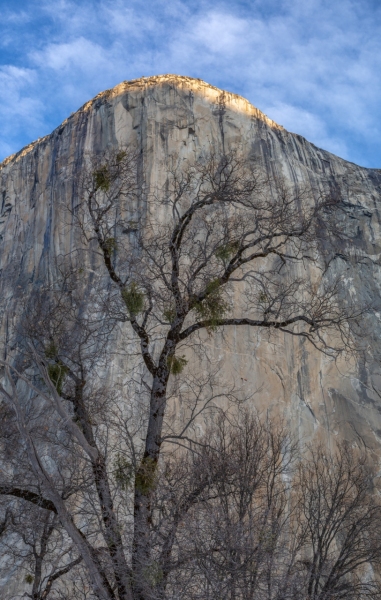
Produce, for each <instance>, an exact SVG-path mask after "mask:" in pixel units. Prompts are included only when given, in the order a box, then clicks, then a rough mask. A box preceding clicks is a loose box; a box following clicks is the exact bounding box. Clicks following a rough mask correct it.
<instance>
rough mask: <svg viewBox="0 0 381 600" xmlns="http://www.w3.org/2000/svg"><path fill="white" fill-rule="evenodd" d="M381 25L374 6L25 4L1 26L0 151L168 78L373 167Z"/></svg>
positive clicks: (202, 0)
mask: <svg viewBox="0 0 381 600" xmlns="http://www.w3.org/2000/svg"><path fill="white" fill-rule="evenodd" d="M380 17H381V6H380V5H379V4H378V3H375V2H372V1H371V0H363V2H362V3H358V2H356V1H355V0H337V1H336V2H335V3H332V2H330V3H329V2H328V0H309V2H305V1H304V0H295V1H293V2H291V3H290V2H287V1H286V0H267V1H266V0H253V2H250V3H246V2H245V1H241V0H236V2H233V3H231V2H230V3H229V4H226V3H224V2H223V1H221V0H216V1H215V2H213V4H212V3H211V2H209V0H199V1H196V0H194V1H193V2H192V1H187V2H186V1H185V0H173V1H172V2H170V3H165V2H164V0H147V2H146V3H144V5H143V3H141V2H138V1H137V0H136V1H134V0H131V1H123V0H114V1H112V2H111V1H110V0H79V1H76V2H72V1H71V0H58V1H57V2H55V3H54V4H52V3H47V2H46V3H39V4H38V5H37V4H35V3H34V1H32V0H30V1H29V4H28V3H27V4H26V7H24V8H23V10H22V11H21V12H20V11H19V12H17V11H16V10H15V11H13V12H12V11H9V10H8V11H7V17H6V19H5V20H4V21H3V23H2V25H1V27H2V30H3V34H4V35H3V36H2V39H3V40H8V42H7V44H6V45H4V48H5V47H6V52H5V54H4V56H5V59H4V64H3V67H2V70H1V71H0V84H1V83H2V82H3V88H5V89H7V93H6V94H4V93H1V92H0V118H1V119H2V122H3V123H4V122H5V126H4V125H3V127H2V128H1V134H0V140H2V141H0V152H4V149H5V151H8V150H7V149H8V148H9V149H11V150H15V149H17V148H18V147H20V146H21V145H22V144H23V143H26V142H27V141H29V140H30V138H31V137H38V136H39V135H43V134H45V133H48V132H49V130H50V129H51V128H52V127H53V126H55V125H57V124H58V123H59V122H60V121H61V120H62V119H63V118H65V116H67V114H68V113H69V112H71V111H73V110H75V109H76V108H77V107H78V106H79V105H80V104H82V103H83V102H85V101H86V100H87V99H88V98H90V97H91V96H93V95H95V94H96V93H97V92H99V91H101V90H102V89H105V88H107V87H110V86H112V85H115V84H117V83H118V82H119V81H122V80H124V79H130V78H134V77H139V76H142V75H145V76H147V75H153V74H157V73H165V72H172V73H181V74H185V75H191V76H194V77H201V78H202V79H205V80H206V81H209V82H210V83H212V84H214V85H217V86H220V87H225V88H227V89H229V90H231V91H234V92H236V93H240V94H242V95H244V96H246V97H248V98H249V100H250V101H252V102H253V104H255V105H256V106H258V107H259V108H260V109H262V110H264V112H266V113H267V114H268V115H269V116H270V117H271V118H273V119H274V120H277V121H278V122H280V123H281V124H282V125H283V126H284V127H286V128H287V129H290V130H292V131H295V132H297V133H300V134H302V135H305V136H306V137H307V138H308V139H310V140H311V141H312V142H314V143H316V144H317V145H321V146H323V147H325V148H326V149H328V150H330V151H332V152H335V153H338V154H340V155H342V156H344V157H345V158H348V159H350V160H354V161H357V162H360V163H362V164H366V165H369V166H370V165H373V166H377V161H378V165H379V166H380V162H381V160H380V159H381V157H380V154H381V152H380V150H381V142H380V139H381V108H380V97H381V75H380V74H381V19H380ZM17 33H18V36H17V40H16V38H15V36H16V34H17ZM12 36H13V37H14V38H15V46H14V49H13V51H12V48H11V47H10V44H9V39H12ZM0 43H1V42H0ZM4 120H5V121H4ZM16 121H17V122H16ZM377 153H378V155H377Z"/></svg>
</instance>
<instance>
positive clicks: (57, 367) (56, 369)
mask: <svg viewBox="0 0 381 600" xmlns="http://www.w3.org/2000/svg"><path fill="white" fill-rule="evenodd" d="M57 355H58V347H57V345H56V344H55V343H54V342H51V343H50V344H49V345H48V346H47V348H46V349H45V356H46V358H49V359H51V360H54V361H55V362H54V363H53V364H49V365H48V367H47V371H48V375H49V379H50V381H51V382H52V383H53V385H54V387H55V388H56V390H57V392H58V394H59V395H61V394H62V385H63V382H64V381H65V378H66V376H67V374H68V373H69V369H68V367H66V366H65V365H64V364H63V362H62V361H60V360H59V359H58V358H57Z"/></svg>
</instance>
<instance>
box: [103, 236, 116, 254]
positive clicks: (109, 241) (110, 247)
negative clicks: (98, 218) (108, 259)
mask: <svg viewBox="0 0 381 600" xmlns="http://www.w3.org/2000/svg"><path fill="white" fill-rule="evenodd" d="M103 244H104V246H105V248H106V249H107V251H108V253H109V254H111V253H112V252H113V251H114V250H115V249H116V239H115V238H114V237H110V238H106V239H105V240H104V242H103Z"/></svg>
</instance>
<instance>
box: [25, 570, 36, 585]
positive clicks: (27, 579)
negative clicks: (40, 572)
mask: <svg viewBox="0 0 381 600" xmlns="http://www.w3.org/2000/svg"><path fill="white" fill-rule="evenodd" d="M33 581H34V577H33V575H31V574H30V573H28V575H25V583H28V584H29V585H31V584H32V583H33Z"/></svg>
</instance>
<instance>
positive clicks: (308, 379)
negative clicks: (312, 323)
mask: <svg viewBox="0 0 381 600" xmlns="http://www.w3.org/2000/svg"><path fill="white" fill-rule="evenodd" d="M129 143H133V144H138V146H139V147H140V148H141V149H142V150H143V151H144V153H143V156H144V157H145V158H144V160H145V161H146V164H145V168H146V172H147V175H148V181H149V183H150V185H151V186H155V185H156V184H157V183H160V182H162V181H163V176H164V173H165V169H164V168H163V167H165V165H167V164H168V162H169V161H170V160H171V159H172V158H174V159H176V160H182V159H187V158H192V157H194V158H197V156H198V155H199V153H200V151H201V150H202V148H204V147H207V146H209V145H212V146H214V147H215V148H217V149H221V148H222V147H223V146H224V145H225V147H229V146H230V145H232V144H240V145H242V146H243V147H244V149H246V150H247V151H251V152H254V153H256V154H257V155H258V156H260V158H261V160H262V161H263V162H264V164H265V165H266V167H267V169H268V170H269V171H272V172H275V173H282V174H283V175H284V176H285V177H287V178H288V179H290V180H291V181H296V180H297V181H300V182H303V181H308V182H311V183H313V184H314V185H317V186H322V185H326V184H328V183H330V184H331V185H332V184H335V185H336V186H338V187H339V188H340V189H341V192H342V194H343V197H344V199H345V200H346V201H347V202H348V203H349V204H348V211H347V212H348V215H347V216H348V223H349V225H348V227H350V229H351V235H352V242H351V247H350V248H347V251H350V252H351V253H352V254H354V255H356V256H357V257H360V258H361V265H359V266H358V267H356V268H352V267H351V266H350V265H348V264H347V263H346V262H344V261H343V260H342V259H340V257H337V259H336V262H335V269H336V270H337V271H340V270H341V271H343V272H345V278H346V282H347V291H348V294H355V295H356V296H357V297H358V298H360V299H361V298H362V299H365V300H369V299H370V298H372V299H373V300H375V301H376V302H378V299H379V298H380V285H381V278H380V276H381V272H380V264H381V262H380V261H381V238H380V223H381V221H380V219H381V214H380V208H381V171H380V170H374V169H373V170H371V169H365V168H361V167H359V166H356V165H354V164H352V163H349V162H346V161H344V160H342V159H340V158H338V157H336V156H334V155H332V154H330V153H328V152H325V151H324V150H321V149H319V148H317V147H315V146H314V145H313V144H310V143H309V142H307V141H306V140H305V139H304V138H302V137H300V136H298V135H295V134H292V133H288V132H287V131H286V130H285V129H284V128H283V127H281V126H279V125H277V124H276V123H274V122H273V121H271V120H270V119H268V118H267V117H266V116H265V115H263V114H262V113H261V112H260V111H259V110H257V109H256V108H255V107H253V106H252V105H251V104H250V103H249V102H248V101H247V100H245V99H243V98H241V97H239V96H236V95H234V94H230V93H228V92H224V91H221V90H219V89H217V88H214V87H212V86H210V85H208V84H206V83H205V82H203V81H201V80H198V79H191V78H187V77H180V76H174V75H165V76H158V77H151V78H143V79H139V80H135V81H131V82H125V83H121V84H120V85H118V86H117V87H115V88H114V89H112V90H108V91H106V92H103V93H101V94H99V95H98V96H97V97H96V98H94V100H92V101H90V102H88V103H87V104H85V105H84V106H83V107H82V108H81V109H80V110H78V111H77V112H76V113H75V114H73V115H71V116H70V118H69V119H67V120H66V121H65V122H64V123H62V125H61V126H60V127H58V128H57V129H56V130H55V131H54V132H53V133H52V134H51V135H49V136H47V137H45V138H43V139H40V140H38V141H37V142H34V143H33V144H31V145H29V146H27V147H26V148H24V149H23V150H21V151H20V152H19V153H18V154H16V155H13V156H11V157H9V158H8V159H6V160H5V161H4V162H3V163H2V164H1V165H0V182H1V183H0V206H1V216H0V236H1V238H0V269H1V274H2V281H1V294H2V300H1V305H0V308H1V319H2V321H1V330H2V334H3V335H4V336H7V331H8V329H9V327H12V310H11V308H12V305H13V300H14V297H15V296H17V294H18V293H19V291H22V290H25V289H27V286H29V285H32V284H36V283H37V284H38V282H42V281H44V280H46V279H47V278H48V279H49V278H51V277H53V276H54V272H53V265H54V257H56V256H57V255H59V254H66V253H68V252H70V251H72V250H73V249H74V248H75V247H76V244H77V240H76V235H77V234H76V232H75V231H74V230H72V229H70V227H68V226H67V218H66V216H65V214H64V211H63V209H62V204H63V203H64V202H71V201H72V200H73V198H74V199H75V185H74V183H73V182H75V180H76V177H77V176H78V173H79V172H80V169H81V164H82V160H83V156H84V153H86V152H92V151H94V150H100V149H102V148H104V147H106V146H107V145H117V144H129ZM149 210H150V207H149V206H148V211H149ZM151 216H152V217H154V218H157V219H165V214H160V215H151ZM14 277H16V280H17V281H16V288H15V286H14V284H12V286H11V285H10V283H9V282H10V278H12V280H14ZM238 301H239V300H238ZM380 306H381V302H380ZM372 318H373V323H372V336H371V338H370V339H369V345H370V352H369V354H368V360H367V361H366V362H363V363H361V364H357V365H355V364H354V363H353V364H352V363H342V364H340V365H335V364H334V363H332V362H331V361H329V360H328V359H327V358H326V357H324V356H323V355H321V354H319V353H318V352H317V351H315V350H314V349H313V348H312V347H311V346H308V345H307V344H306V343H303V342H301V341H300V340H298V339H292V338H287V337H284V336H283V335H282V336H278V337H276V338H272V340H271V343H268V342H267V340H266V339H263V340H262V338H261V332H256V331H253V330H249V329H248V330H244V328H240V330H239V331H238V330H237V331H231V332H230V333H229V344H228V345H227V346H224V345H222V340H221V339H220V338H219V336H218V335H217V336H216V337H215V338H214V340H212V339H211V340H210V341H209V342H208V341H207V343H210V344H211V345H212V347H211V352H212V353H213V355H214V356H215V357H218V356H219V357H222V358H223V357H224V356H225V357H226V358H227V359H228V360H229V364H230V368H231V369H232V373H234V374H235V377H236V378H237V379H238V380H240V381H242V382H245V385H247V386H248V387H252V388H253V389H258V388H260V387H261V386H262V388H261V389H262V391H261V394H258V395H257V401H258V403H259V404H260V406H261V408H262V409H263V410H265V409H266V410H267V409H269V408H270V407H272V406H274V405H277V406H280V407H281V410H282V412H284V414H285V416H286V418H287V419H288V420H289V422H290V424H291V425H292V427H293V428H294V429H295V430H296V431H298V432H299V433H300V435H301V437H304V438H309V437H311V436H313V435H314V434H315V432H318V431H323V430H324V431H326V432H328V434H329V436H328V437H331V436H339V437H345V438H347V439H350V440H353V441H357V442H358V443H360V444H362V443H365V444H366V445H367V446H368V447H370V448H372V449H374V450H375V452H376V454H379V448H380V447H381V446H380V445H381V400H380V399H379V398H378V396H377V394H376V393H374V392H373V391H371V390H372V387H373V386H374V385H375V386H376V387H377V385H378V384H379V387H380V389H381V382H380V381H379V377H378V372H379V366H378V362H379V352H378V350H377V347H378V348H379V347H380V346H379V337H380V325H379V315H378V314H377V313H375V314H374V315H373V317H372ZM370 357H371V358H370Z"/></svg>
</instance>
